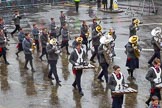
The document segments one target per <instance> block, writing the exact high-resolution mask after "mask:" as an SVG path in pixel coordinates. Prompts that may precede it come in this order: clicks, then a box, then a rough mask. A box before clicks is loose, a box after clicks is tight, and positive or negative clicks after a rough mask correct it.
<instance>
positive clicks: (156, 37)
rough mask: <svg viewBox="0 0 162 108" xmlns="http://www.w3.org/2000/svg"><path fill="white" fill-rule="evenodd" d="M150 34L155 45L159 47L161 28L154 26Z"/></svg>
mask: <svg viewBox="0 0 162 108" xmlns="http://www.w3.org/2000/svg"><path fill="white" fill-rule="evenodd" d="M151 35H152V36H153V38H154V40H155V44H156V46H157V47H158V48H159V49H161V46H160V44H161V39H162V37H161V28H160V27H156V28H154V29H153V30H152V31H151Z"/></svg>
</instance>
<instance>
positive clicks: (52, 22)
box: [50, 18, 57, 39]
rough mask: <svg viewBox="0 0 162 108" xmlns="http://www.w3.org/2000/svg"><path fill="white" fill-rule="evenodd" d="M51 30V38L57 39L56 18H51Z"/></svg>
mask: <svg viewBox="0 0 162 108" xmlns="http://www.w3.org/2000/svg"><path fill="white" fill-rule="evenodd" d="M50 29H51V33H50V38H51V39H52V38H56V37H57V35H56V24H55V20H54V18H51V24H50Z"/></svg>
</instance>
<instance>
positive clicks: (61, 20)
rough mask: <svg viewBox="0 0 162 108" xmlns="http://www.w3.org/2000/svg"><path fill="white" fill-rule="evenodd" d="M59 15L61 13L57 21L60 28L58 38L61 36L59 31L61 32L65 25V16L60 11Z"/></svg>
mask: <svg viewBox="0 0 162 108" xmlns="http://www.w3.org/2000/svg"><path fill="white" fill-rule="evenodd" d="M60 13H61V15H60V17H59V19H60V23H61V27H60V32H59V35H58V36H60V35H61V30H62V28H63V26H64V25H65V24H66V16H65V14H64V12H63V11H60Z"/></svg>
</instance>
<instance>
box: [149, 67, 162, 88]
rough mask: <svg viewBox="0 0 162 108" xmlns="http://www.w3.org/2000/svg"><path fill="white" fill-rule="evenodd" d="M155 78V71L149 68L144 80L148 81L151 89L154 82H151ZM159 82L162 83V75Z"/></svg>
mask: <svg viewBox="0 0 162 108" xmlns="http://www.w3.org/2000/svg"><path fill="white" fill-rule="evenodd" d="M155 78H156V74H155V71H154V70H153V69H152V68H151V67H150V68H149V70H148V72H147V74H146V79H147V80H148V81H150V84H151V87H155V82H154V81H153V80H154V79H155ZM161 81H162V73H161Z"/></svg>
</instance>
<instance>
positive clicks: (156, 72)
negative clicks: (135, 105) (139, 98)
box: [146, 58, 162, 106]
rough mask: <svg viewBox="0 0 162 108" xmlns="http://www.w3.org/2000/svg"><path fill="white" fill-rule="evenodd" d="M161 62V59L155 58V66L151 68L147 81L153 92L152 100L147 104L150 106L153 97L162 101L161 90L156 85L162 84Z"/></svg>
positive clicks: (151, 93) (151, 94) (151, 92)
mask: <svg viewBox="0 0 162 108" xmlns="http://www.w3.org/2000/svg"><path fill="white" fill-rule="evenodd" d="M160 65H161V62H160V59H158V58H155V59H154V61H153V66H152V67H150V68H149V70H148V72H147V74H146V79H147V80H148V81H150V84H151V90H150V98H149V99H148V100H147V101H146V104H147V105H148V106H149V104H150V101H151V98H152V96H157V97H158V98H159V100H161V94H160V88H157V87H156V85H157V84H159V83H161V82H162V72H161V68H160Z"/></svg>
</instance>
